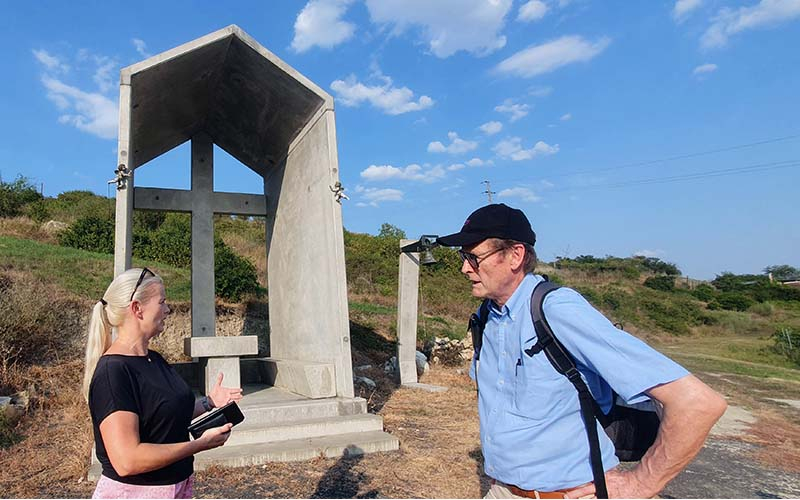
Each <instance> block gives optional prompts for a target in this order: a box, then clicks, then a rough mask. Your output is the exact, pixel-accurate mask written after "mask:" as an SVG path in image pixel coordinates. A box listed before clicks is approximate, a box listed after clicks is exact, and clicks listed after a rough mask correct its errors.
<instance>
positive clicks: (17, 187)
mask: <svg viewBox="0 0 800 500" xmlns="http://www.w3.org/2000/svg"><path fill="white" fill-rule="evenodd" d="M41 199H42V195H41V194H39V192H38V191H37V190H36V187H34V185H33V184H31V182H30V181H29V180H28V179H27V178H26V177H23V176H21V175H19V176H17V178H16V179H15V180H14V181H13V182H2V181H0V217H16V216H17V215H20V214H22V207H24V206H25V205H27V204H29V203H33V202H35V201H38V200H41Z"/></svg>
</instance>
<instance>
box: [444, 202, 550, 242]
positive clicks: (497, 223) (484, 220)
mask: <svg viewBox="0 0 800 500" xmlns="http://www.w3.org/2000/svg"><path fill="white" fill-rule="evenodd" d="M487 238H500V239H503V240H514V241H519V242H521V243H528V244H530V245H533V244H535V243H536V233H534V232H533V229H532V228H531V223H530V222H528V218H527V217H525V214H524V213H523V212H522V210H519V209H516V208H511V207H509V206H508V205H506V204H504V203H494V204H492V205H486V206H485V207H481V208H479V209H477V210H475V211H474V212H472V213H471V214H470V215H469V217H467V220H466V221H465V222H464V226H463V227H462V228H461V231H459V232H457V233H454V234H450V235H447V236H442V237H440V238H437V239H436V242H437V243H439V244H440V245H442V246H446V247H466V246H470V245H474V244H476V243H480V242H481V241H483V240H485V239H487Z"/></svg>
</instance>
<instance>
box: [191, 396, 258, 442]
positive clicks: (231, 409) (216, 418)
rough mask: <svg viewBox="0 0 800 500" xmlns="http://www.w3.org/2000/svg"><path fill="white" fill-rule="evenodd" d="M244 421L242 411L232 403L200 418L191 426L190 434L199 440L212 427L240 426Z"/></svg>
mask: <svg viewBox="0 0 800 500" xmlns="http://www.w3.org/2000/svg"><path fill="white" fill-rule="evenodd" d="M243 420H244V415H242V410H240V409H239V406H238V405H237V404H236V402H235V401H231V402H230V403H228V404H226V405H225V406H223V407H220V408H215V409H213V410H212V411H211V412H209V413H208V414H206V415H203V416H202V417H200V418H198V419H197V420H195V421H194V422H192V423H191V424H190V425H189V433H190V434H191V435H192V437H193V438H195V439H197V438H199V437H200V436H202V435H203V433H204V432H205V431H207V430H208V429H211V428H212V427H220V426H222V425H225V424H228V423H231V424H233V425H236V424H239V423H241V422H242V421H243Z"/></svg>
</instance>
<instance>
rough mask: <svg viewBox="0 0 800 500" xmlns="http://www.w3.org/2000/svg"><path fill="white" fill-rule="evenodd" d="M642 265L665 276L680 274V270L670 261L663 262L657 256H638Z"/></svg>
mask: <svg viewBox="0 0 800 500" xmlns="http://www.w3.org/2000/svg"><path fill="white" fill-rule="evenodd" d="M640 258H641V261H642V266H644V267H645V268H646V269H649V270H651V271H653V272H654V273H657V274H666V275H667V276H680V275H681V270H680V269H678V266H676V265H675V264H672V263H671V262H664V261H663V260H661V259H659V258H658V257H640Z"/></svg>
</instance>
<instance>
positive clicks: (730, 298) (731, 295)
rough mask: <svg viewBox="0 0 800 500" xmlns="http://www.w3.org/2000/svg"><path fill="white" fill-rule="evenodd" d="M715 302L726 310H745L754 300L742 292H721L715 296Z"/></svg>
mask: <svg viewBox="0 0 800 500" xmlns="http://www.w3.org/2000/svg"><path fill="white" fill-rule="evenodd" d="M716 303H717V304H719V307H720V308H722V309H726V310H728V311H746V310H747V309H748V308H749V307H750V306H752V305H753V304H754V303H755V301H754V300H753V299H751V298H750V297H748V296H747V295H745V294H743V293H738V292H722V293H721V294H719V297H717V299H716Z"/></svg>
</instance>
